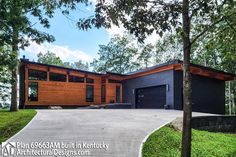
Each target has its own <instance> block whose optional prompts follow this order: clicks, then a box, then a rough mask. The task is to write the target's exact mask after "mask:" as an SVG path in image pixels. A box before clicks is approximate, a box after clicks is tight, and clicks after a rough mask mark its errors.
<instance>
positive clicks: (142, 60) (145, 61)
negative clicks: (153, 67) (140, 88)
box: [138, 44, 154, 68]
mask: <svg viewBox="0 0 236 157" xmlns="http://www.w3.org/2000/svg"><path fill="white" fill-rule="evenodd" d="M140 47H141V52H140V54H139V56H138V62H139V64H140V65H141V66H142V65H144V68H147V67H148V65H150V62H151V59H152V57H153V53H154V46H153V45H152V44H147V45H141V46H140Z"/></svg>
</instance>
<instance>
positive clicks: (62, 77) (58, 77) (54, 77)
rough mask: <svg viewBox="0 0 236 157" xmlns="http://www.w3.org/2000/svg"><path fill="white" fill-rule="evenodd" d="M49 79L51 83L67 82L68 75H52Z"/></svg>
mask: <svg viewBox="0 0 236 157" xmlns="http://www.w3.org/2000/svg"><path fill="white" fill-rule="evenodd" d="M49 78H50V81H61V82H66V75H63V74H56V73H50V76H49Z"/></svg>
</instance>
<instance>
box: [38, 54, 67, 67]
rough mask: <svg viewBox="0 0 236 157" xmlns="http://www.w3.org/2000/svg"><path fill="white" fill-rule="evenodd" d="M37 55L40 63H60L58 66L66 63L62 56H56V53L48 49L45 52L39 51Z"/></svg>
mask: <svg viewBox="0 0 236 157" xmlns="http://www.w3.org/2000/svg"><path fill="white" fill-rule="evenodd" d="M37 57H38V62H39V63H43V64H51V65H58V66H63V65H64V64H63V62H62V60H61V59H60V57H58V56H56V54H55V53H53V52H49V51H48V52H47V53H45V54H42V53H39V54H38V55H37Z"/></svg>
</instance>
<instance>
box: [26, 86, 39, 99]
mask: <svg viewBox="0 0 236 157" xmlns="http://www.w3.org/2000/svg"><path fill="white" fill-rule="evenodd" d="M30 84H37V89H36V91H37V97H34V98H35V100H31V98H32V97H30ZM38 100H39V83H38V82H29V83H28V101H29V102H38Z"/></svg>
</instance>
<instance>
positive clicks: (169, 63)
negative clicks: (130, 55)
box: [126, 60, 180, 75]
mask: <svg viewBox="0 0 236 157" xmlns="http://www.w3.org/2000/svg"><path fill="white" fill-rule="evenodd" d="M177 63H180V60H173V61H169V62H166V63H162V64H158V65H154V66H151V67H148V68H145V69H140V70H137V71H134V72H129V73H126V75H133V74H138V73H141V72H146V71H149V70H153V69H157V68H160V67H163V66H167V65H171V64H177Z"/></svg>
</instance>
